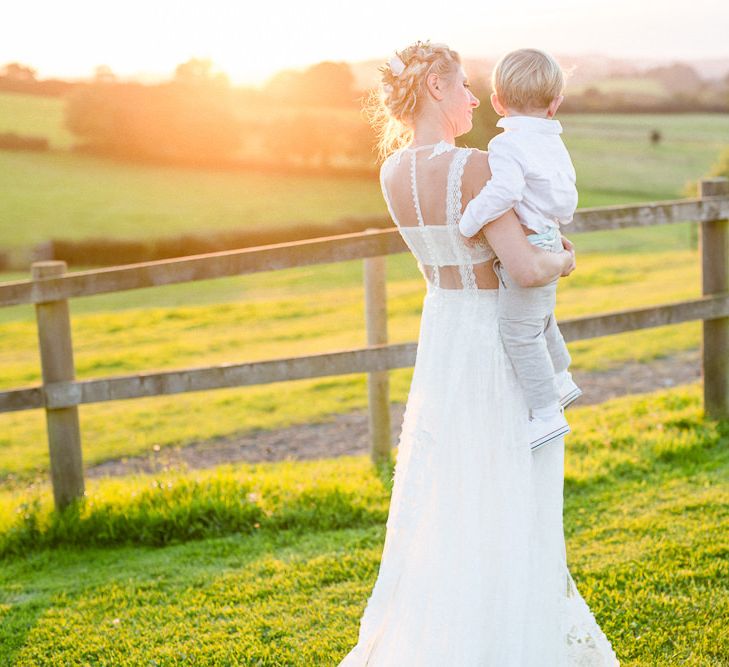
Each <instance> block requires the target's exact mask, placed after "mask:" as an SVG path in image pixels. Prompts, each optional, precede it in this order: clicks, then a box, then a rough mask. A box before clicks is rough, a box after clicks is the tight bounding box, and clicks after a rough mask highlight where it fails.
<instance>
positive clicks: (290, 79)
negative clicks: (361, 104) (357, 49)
mask: <svg viewBox="0 0 729 667" xmlns="http://www.w3.org/2000/svg"><path fill="white" fill-rule="evenodd" d="M266 92H267V93H268V94H270V95H271V96H272V97H275V98H278V99H284V100H288V101H290V102H294V103H299V104H305V105H310V106H329V107H331V106H354V105H355V104H356V97H357V93H356V92H355V90H354V75H353V74H352V70H351V68H350V66H349V65H348V64H347V63H335V62H321V63H318V64H316V65H312V66H311V67H309V68H308V69H306V70H304V71H303V72H297V71H294V70H284V71H282V72H279V73H277V74H276V75H274V76H273V77H272V78H271V79H270V80H269V81H268V83H267V84H266Z"/></svg>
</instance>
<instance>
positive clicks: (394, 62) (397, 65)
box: [388, 54, 405, 76]
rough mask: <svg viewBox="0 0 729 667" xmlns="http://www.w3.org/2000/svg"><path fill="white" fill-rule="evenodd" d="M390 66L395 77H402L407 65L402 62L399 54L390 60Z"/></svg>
mask: <svg viewBox="0 0 729 667" xmlns="http://www.w3.org/2000/svg"><path fill="white" fill-rule="evenodd" d="M388 64H389V65H390V71H391V72H392V73H393V74H394V75H395V76H400V75H401V74H402V73H403V71H404V70H405V63H404V62H403V61H402V60H400V56H398V55H397V54H395V55H394V56H392V58H390V61H389V63H388Z"/></svg>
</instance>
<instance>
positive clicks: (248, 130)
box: [0, 58, 729, 170]
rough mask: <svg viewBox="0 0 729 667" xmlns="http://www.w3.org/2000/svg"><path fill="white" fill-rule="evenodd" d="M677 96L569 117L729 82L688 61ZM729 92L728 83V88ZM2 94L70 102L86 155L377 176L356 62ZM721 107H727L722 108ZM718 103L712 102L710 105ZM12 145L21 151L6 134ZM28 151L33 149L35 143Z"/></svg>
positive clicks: (710, 97)
mask: <svg viewBox="0 0 729 667" xmlns="http://www.w3.org/2000/svg"><path fill="white" fill-rule="evenodd" d="M645 76H646V77H647V78H651V79H653V80H655V81H657V82H659V83H660V85H661V86H662V87H663V89H664V90H665V91H666V92H667V95H666V96H664V97H663V98H660V99H657V98H656V97H655V96H651V95H650V94H647V93H644V92H641V91H638V92H635V93H630V94H628V93H618V92H605V91H603V90H601V89H600V88H599V87H594V86H593V87H587V88H585V89H584V90H582V91H580V92H578V93H569V94H568V96H567V99H566V101H565V103H564V106H563V111H568V112H569V111H572V112H579V111H596V112H611V111H658V112H660V111H664V112H667V111H687V110H696V109H697V104H699V102H701V103H702V104H704V108H705V109H706V110H721V104H724V105H725V108H726V110H729V76H727V79H726V80H725V81H724V82H723V84H722V83H721V82H720V83H718V84H715V85H713V87H709V88H708V89H707V86H708V84H707V83H706V82H705V81H703V80H702V79H701V78H700V77H699V76H698V74H697V73H696V72H695V71H694V70H693V69H692V68H691V67H689V66H687V65H682V64H674V65H670V66H665V67H657V68H653V69H652V70H649V71H648V72H646V73H645ZM722 85H723V86H724V88H722ZM0 90H11V91H13V92H25V93H34V94H54V95H63V96H64V97H65V100H66V116H65V122H66V125H67V127H68V128H69V129H70V130H71V132H72V133H73V134H74V136H75V137H76V138H77V142H78V143H77V147H76V150H80V151H85V152H90V153H95V154H100V155H108V156H113V157H119V158H124V159H132V160H141V161H162V162H166V163H185V164H197V165H217V166H223V167H225V166H232V167H236V166H241V165H245V166H258V167H262V166H266V165H268V166H271V167H273V166H275V165H279V166H280V165H284V166H286V167H288V168H298V169H302V170H312V169H326V170H346V169H349V170H352V169H355V170H361V169H365V170H372V169H374V168H375V166H376V165H375V154H374V151H373V147H374V144H375V136H374V134H373V132H372V130H371V129H370V127H369V126H368V124H367V122H366V120H365V118H364V116H363V114H362V112H361V107H362V100H363V99H364V98H365V97H366V95H367V92H368V91H365V90H358V89H357V85H356V82H355V77H354V75H353V73H352V70H351V68H350V66H349V65H348V64H347V63H342V62H322V63H318V64H316V65H313V66H311V67H309V68H307V69H305V70H303V71H294V70H290V71H283V72H279V73H278V74H276V75H275V76H274V77H272V78H271V79H270V80H269V81H268V82H267V84H266V85H265V86H264V87H262V88H242V87H234V86H232V85H231V84H230V81H229V79H228V77H227V76H226V75H225V74H223V73H222V72H219V71H216V69H215V68H214V66H213V63H212V62H211V61H210V60H206V59H198V58H193V59H190V60H189V61H187V62H185V63H181V64H180V65H179V66H178V67H177V68H176V70H175V72H174V74H173V76H172V77H171V78H170V80H168V81H164V82H161V83H157V84H154V85H150V84H142V83H135V82H125V81H120V80H119V79H118V78H117V77H116V76H115V75H114V73H113V72H112V71H111V69H110V68H108V67H106V66H100V67H97V68H96V70H95V73H94V76H93V78H92V80H90V81H87V82H76V83H68V82H61V81H56V80H45V81H40V80H38V79H37V76H36V72H35V70H33V69H32V68H30V67H28V66H26V65H22V64H20V63H9V64H8V65H5V66H4V67H3V68H0ZM474 92H475V94H476V95H477V96H478V97H480V98H481V100H482V101H483V103H482V104H481V106H480V107H479V108H478V109H477V110H476V112H475V114H474V129H473V130H472V131H471V132H470V133H469V134H468V135H466V136H465V137H463V138H462V140H461V142H462V143H463V144H465V145H469V146H477V147H485V146H486V144H487V143H488V140H489V139H490V138H491V137H492V136H493V135H494V134H495V133H496V128H495V123H496V120H497V118H496V116H495V114H494V112H493V110H492V109H491V105H490V104H489V103H488V97H489V92H490V90H489V86H488V84H487V82H486V81H485V80H483V79H478V78H477V79H475V80H474ZM722 100H723V101H722ZM711 105H713V106H711ZM7 141H8V142H9V144H8V145H9V147H18V146H21V147H22V145H23V142H22V139H21V138H18V137H15V136H13V137H7ZM28 146H30V144H28Z"/></svg>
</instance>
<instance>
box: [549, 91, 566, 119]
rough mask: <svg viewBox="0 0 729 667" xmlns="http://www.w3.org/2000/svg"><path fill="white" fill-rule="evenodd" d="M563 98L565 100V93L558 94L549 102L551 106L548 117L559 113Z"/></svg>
mask: <svg viewBox="0 0 729 667" xmlns="http://www.w3.org/2000/svg"><path fill="white" fill-rule="evenodd" d="M562 100H564V95H558V96H557V97H555V98H554V99H553V100H552V101H551V102H550V103H549V106H548V107H547V118H552V116H554V114H556V113H557V109H559V105H560V104H562Z"/></svg>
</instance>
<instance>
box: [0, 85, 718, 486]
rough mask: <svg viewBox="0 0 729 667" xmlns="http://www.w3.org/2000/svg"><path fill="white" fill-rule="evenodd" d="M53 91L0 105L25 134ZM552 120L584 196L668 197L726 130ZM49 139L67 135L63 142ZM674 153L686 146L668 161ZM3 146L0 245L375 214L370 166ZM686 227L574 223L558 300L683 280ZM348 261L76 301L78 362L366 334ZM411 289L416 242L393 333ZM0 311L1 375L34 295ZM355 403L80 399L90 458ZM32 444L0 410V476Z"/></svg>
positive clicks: (325, 341) (46, 126) (22, 347)
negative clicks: (348, 171)
mask: <svg viewBox="0 0 729 667" xmlns="http://www.w3.org/2000/svg"><path fill="white" fill-rule="evenodd" d="M55 102H56V103H57V105H56V107H53V103H54V101H53V100H51V101H48V100H45V101H44V100H39V99H36V98H25V97H23V96H13V95H5V96H2V95H0V121H2V123H3V124H4V126H5V128H6V129H12V123H13V120H12V119H17V118H18V117H19V110H22V109H26V110H27V112H28V120H27V122H28V123H30V122H31V119H34V120H33V122H34V123H35V126H34V127H36V128H37V131H38V132H44V131H47V132H48V133H50V134H52V132H56V133H57V135H58V136H61V135H62V131H63V130H62V127H61V118H62V109H61V107H60V106H59V105H60V104H61V102H60V101H59V100H56V101H55ZM23 104H26V105H27V106H25V107H23V106H22V105H23ZM52 107H53V109H55V110H53V109H52ZM563 121H564V124H565V127H566V128H569V129H568V131H567V132H566V138H567V140H568V142H569V143H570V148H571V150H572V151H573V153H574V155H575V161H576V163H577V164H578V171H579V173H580V174H582V173H584V174H585V178H584V180H585V181H586V183H587V185H586V192H587V194H584V191H583V195H584V196H583V200H584V199H587V200H588V201H587V203H592V204H602V203H611V204H613V203H621V202H626V201H642V200H648V199H660V198H665V197H671V196H678V195H679V194H680V189H681V187H682V186H683V183H684V181H685V180H686V179H687V178H690V177H692V176H695V175H696V174H701V173H704V172H705V171H706V170H707V169H708V168H709V165H710V164H711V162H712V160H713V158H714V156H715V154H716V152H717V151H718V148H719V146H720V141H719V140H720V138H721V137H722V136H727V135H728V134H729V132H727V130H729V118H726V117H722V116H708V115H707V116H696V115H694V116H666V117H658V116H656V117H648V116H638V117H608V116H604V117H602V116H571V117H565V118H564V119H563ZM651 127H659V129H661V131H662V132H663V133H664V136H665V137H666V139H665V143H664V144H663V145H661V146H660V147H658V148H657V149H656V148H652V147H650V146H649V145H648V141H647V131H648V129H649V128H651ZM16 129H23V127H19V128H16ZM28 131H30V130H28ZM33 131H36V130H33ZM54 136H55V135H54ZM56 145H57V146H59V147H63V146H64V145H66V146H67V145H68V144H67V143H66V144H64V143H63V142H61V141H60V140H59V142H57V144H56ZM670 155H684V156H687V157H686V159H682V160H673V161H671V160H669V159H668V157H669V156H670ZM2 161H5V165H6V166H7V167H8V168H6V169H0V181H4V183H2V185H4V188H3V192H5V193H6V197H5V198H4V199H3V201H2V202H1V203H0V208H2V207H5V209H6V210H4V211H2V215H0V247H2V240H3V239H5V241H6V242H7V243H9V244H10V245H12V244H17V245H18V246H22V245H25V244H28V243H32V242H34V241H37V240H39V239H42V238H46V237H47V236H48V234H50V233H57V232H58V230H63V234H64V235H69V236H76V237H84V236H90V235H101V234H114V235H117V236H127V237H138V236H139V235H140V234H141V235H144V236H151V235H165V234H171V233H176V232H183V231H192V230H198V231H199V230H200V229H201V228H202V227H204V228H206V229H222V228H229V227H230V226H232V225H236V224H263V223H266V224H274V225H275V224H283V223H286V222H290V221H291V220H292V219H306V220H313V221H317V222H322V221H327V220H334V219H336V218H338V217H341V216H342V215H358V214H362V215H365V214H372V213H382V212H383V204H382V201H381V197H380V194H379V192H378V189H377V186H376V184H375V183H373V182H371V181H369V180H361V179H336V180H335V181H324V180H322V179H321V178H315V177H311V178H305V177H297V178H284V177H275V178H272V177H269V176H261V175H255V174H250V173H240V174H234V173H216V172H211V171H207V172H201V171H195V170H190V169H162V168H155V167H142V166H138V165H130V164H120V163H114V162H109V161H104V160H100V159H96V158H89V157H85V156H79V155H73V154H71V153H68V152H64V151H56V152H52V153H50V154H47V155H43V154H41V155H32V154H23V153H9V152H4V153H3V152H0V162H2ZM580 165H582V166H580ZM581 179H582V176H581ZM590 199H592V201H590ZM583 203H585V202H584V201H583ZM14 211H15V213H14ZM3 225H7V226H6V228H5V229H3ZM689 231H690V230H689V226H688V224H679V225H672V226H665V227H658V228H637V229H630V230H625V231H622V232H599V233H593V234H583V235H578V237H577V238H576V239H575V241H576V242H577V246H578V253H579V257H580V259H579V268H578V271H577V272H576V273H575V274H574V276H572V277H571V278H570V279H568V280H566V281H564V282H563V287H562V288H561V292H560V297H559V309H558V315H559V316H560V317H569V316H577V315H585V314H589V313H596V312H603V311H608V310H615V309H620V308H624V307H629V306H640V305H649V304H652V303H661V302H667V301H674V300H679V299H684V298H690V297H693V296H697V295H698V294H699V273H698V258H697V255H696V251H695V250H693V249H691V246H690V234H689ZM361 272H362V269H361V263H359V262H347V263H343V264H333V265H327V266H318V267H307V268H302V269H296V270H290V271H280V272H274V273H266V274H258V275H253V276H245V277H237V278H227V279H221V280H216V281H206V282H199V283H194V284H189V285H188V284H183V285H175V286H168V287H164V288H157V289H146V290H137V291H133V292H122V293H118V294H110V295H102V296H99V297H88V298H81V299H75V300H73V301H72V303H71V312H72V316H73V338H74V346H75V349H74V355H75V362H76V367H77V374H78V377H80V378H92V377H99V376H107V375H115V374H123V373H135V372H144V371H153V370H161V369H173V368H185V367H189V366H204V365H208V364H216V363H227V362H234V361H251V360H259V359H267V358H277V357H286V356H294V355H301V354H310V353H315V352H322V351H327V350H336V349H346V348H349V347H357V346H360V345H363V344H364V341H365V339H364V323H363V320H364V316H363V304H362V274H361ZM26 277H27V275H25V274H22V273H15V274H4V275H3V276H2V278H3V279H7V280H17V279H23V278H26ZM423 291H424V288H423V281H422V278H421V277H420V276H419V274H418V273H417V270H416V267H415V263H414V261H413V260H412V258H410V257H409V256H405V255H401V256H397V257H390V258H388V292H389V318H390V321H389V329H390V339H391V340H392V341H393V342H403V341H411V340H415V339H416V338H417V333H418V322H419V312H420V305H421V302H422V296H423ZM0 327H1V328H0V336H1V337H2V346H1V347H0V368H2V373H0V389H9V388H13V387H18V386H28V385H32V384H37V383H39V382H40V368H39V366H40V365H39V359H38V352H37V345H36V332H35V324H34V312H33V309H32V308H31V307H13V308H4V309H0ZM699 334H700V328H699V326H698V324H687V325H682V326H677V327H669V328H665V329H660V330H657V331H647V332H637V333H633V334H627V335H621V336H614V337H611V338H607V339H603V340H596V341H584V342H580V343H576V344H573V345H572V346H571V349H572V352H573V356H574V360H575V366H576V367H578V368H583V369H591V370H600V369H604V368H609V367H612V366H614V365H616V364H620V363H623V362H625V361H627V360H636V359H637V360H640V361H644V362H649V361H650V360H651V359H655V358H657V357H660V356H665V355H667V354H671V353H673V352H678V351H683V350H686V349H692V348H696V347H697V346H698V344H699ZM410 373H411V371H410V370H409V369H406V370H401V371H393V372H392V373H391V378H392V385H393V386H392V397H393V400H396V401H404V400H405V399H406V397H407V389H408V384H409V379H410ZM312 395H315V396H316V401H312V400H311V397H312ZM283 396H286V397H287V399H286V400H281V398H282V397H283ZM365 405H366V388H365V378H364V376H362V375H356V376H346V377H335V378H325V379H318V380H310V381H299V382H292V383H283V384H276V385H270V386H261V387H250V388H240V389H231V390H219V391H214V392H203V393H199V394H185V395H180V396H174V397H161V398H150V399H141V400H133V401H122V402H114V403H105V404H97V405H89V406H82V408H81V421H82V431H83V441H84V456H85V460H86V462H87V463H96V462H100V461H103V460H105V459H108V458H115V457H119V456H126V455H132V454H139V453H142V452H145V451H149V450H150V449H151V448H152V447H153V446H159V447H170V446H177V445H182V444H185V443H189V442H194V441H198V440H202V439H208V438H212V437H216V436H226V435H233V434H235V433H239V432H245V431H249V430H251V429H256V428H276V427H282V426H287V425H291V424H297V423H305V422H308V421H311V420H325V419H328V418H330V416H331V415H332V414H335V413H338V412H342V411H348V410H353V409H358V408H363V407H365ZM110 424H111V425H113V427H110V426H109V425H110ZM46 449H47V446H46V437H45V426H44V420H43V413H42V411H30V412H21V413H7V414H2V415H0V479H5V481H6V482H8V481H9V476H10V475H13V476H16V475H17V476H20V478H21V479H27V478H28V476H32V475H34V474H36V473H41V474H45V471H46V470H47V465H48V461H47V451H46Z"/></svg>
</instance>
